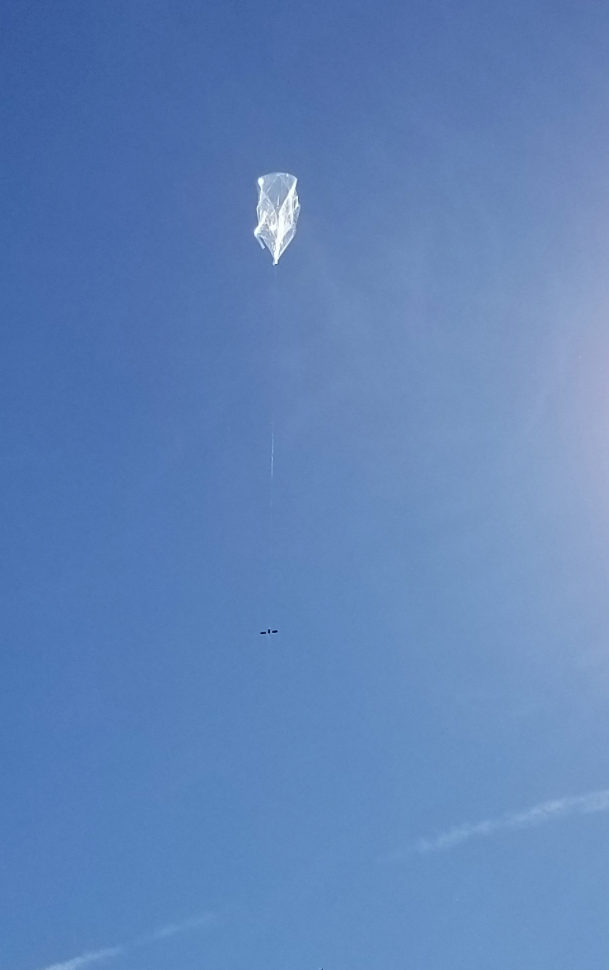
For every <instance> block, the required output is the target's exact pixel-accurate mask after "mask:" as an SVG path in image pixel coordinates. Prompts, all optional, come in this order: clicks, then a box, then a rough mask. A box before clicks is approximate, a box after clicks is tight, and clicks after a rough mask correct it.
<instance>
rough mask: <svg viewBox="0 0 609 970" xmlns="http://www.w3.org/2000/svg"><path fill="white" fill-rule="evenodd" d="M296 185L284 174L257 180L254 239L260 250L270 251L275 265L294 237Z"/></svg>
mask: <svg viewBox="0 0 609 970" xmlns="http://www.w3.org/2000/svg"><path fill="white" fill-rule="evenodd" d="M297 181H298V180H297V178H296V176H294V175H288V173H287V172H271V173H270V174H269V175H261V176H260V178H259V179H258V206H257V209H256V213H257V216H258V225H257V226H256V228H255V229H254V235H255V237H256V239H257V240H258V242H259V243H260V245H261V246H262V248H263V249H264V247H265V246H266V248H267V249H268V250H269V252H270V254H271V256H272V257H273V263H274V264H275V265H276V264H277V263H278V262H279V258H280V256H281V255H282V253H284V252H285V250H286V249H287V247H288V246H289V245H290V243H291V242H292V239H293V238H294V235H295V233H296V223H297V221H298V214H299V212H300V203H299V201H298V195H297V194H296V182H297Z"/></svg>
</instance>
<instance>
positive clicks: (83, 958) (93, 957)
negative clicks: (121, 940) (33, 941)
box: [45, 946, 125, 970]
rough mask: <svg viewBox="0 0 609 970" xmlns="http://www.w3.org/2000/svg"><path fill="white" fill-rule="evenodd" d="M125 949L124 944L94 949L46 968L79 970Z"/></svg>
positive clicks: (119, 953) (48, 969)
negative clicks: (78, 969)
mask: <svg viewBox="0 0 609 970" xmlns="http://www.w3.org/2000/svg"><path fill="white" fill-rule="evenodd" d="M124 950H125V947H124V946H108V947H106V948H105V949H104V950H92V951H91V952H90V953H82V954H81V955H80V956H79V957H72V959H71V960H65V961H64V962H63V963H52V964H51V966H50V967H45V970H77V968H78V967H86V966H87V965H88V964H89V963H97V961H98V960H109V959H110V958H111V957H118V956H120V955H121V953H123V952H124Z"/></svg>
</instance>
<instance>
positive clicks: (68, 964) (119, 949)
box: [44, 913, 216, 970]
mask: <svg viewBox="0 0 609 970" xmlns="http://www.w3.org/2000/svg"><path fill="white" fill-rule="evenodd" d="M215 919H216V917H215V916H214V915H213V913H204V914H203V915H201V916H191V917H189V918H188V919H184V920H180V921H179V922H177V923H167V924H166V925H165V926H160V927H159V928H158V929H156V930H153V931H152V932H151V933H148V934H146V936H142V937H140V938H139V939H137V940H133V941H132V942H131V943H123V944H121V945H120V946H108V947H105V948H104V949H103V950H91V951H88V952H86V953H81V954H80V956H77V957H72V959H70V960H64V961H63V962H61V963H52V964H50V965H49V966H48V967H45V968H44V970H81V968H83V967H87V966H89V965H90V964H91V963H99V962H101V961H102V960H111V959H113V958H115V957H120V956H122V955H123V953H127V952H129V951H130V950H135V949H136V948H137V947H140V946H149V945H150V944H151V943H156V942H157V941H158V940H165V939H167V938H168V937H170V936H177V935H178V934H180V933H188V932H189V930H198V929H201V928H202V927H204V926H209V924H210V923H213V922H214V921H215Z"/></svg>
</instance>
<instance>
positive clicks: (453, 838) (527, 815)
mask: <svg viewBox="0 0 609 970" xmlns="http://www.w3.org/2000/svg"><path fill="white" fill-rule="evenodd" d="M606 811H609V789H605V790H604V791H597V792H589V793H588V794H587V795H576V796H574V797H571V798H558V799H555V800H553V801H549V802H541V803H540V804H539V805H534V806H533V808H528V809H527V810H526V811H524V812H514V813H511V814H507V815H500V816H499V818H491V819H485V821H483V822H476V823H473V824H471V823H467V822H466V823H465V824H464V825H459V826H457V827H456V828H453V829H449V830H448V831H447V832H443V833H442V834H441V835H436V836H435V837H433V838H426V839H419V841H418V842H415V844H414V845H413V846H412V848H411V850H410V851H411V852H418V853H420V854H422V855H424V854H426V853H429V852H444V851H446V850H447V849H453V848H454V847H455V846H457V845H461V843H463V842H468V841H469V840H470V839H476V838H485V837H488V836H489V835H494V833H495V832H500V831H503V830H506V829H528V828H533V826H535V825H544V824H545V823H546V822H550V821H552V820H553V819H558V818H565V817H566V816H568V815H590V814H592V813H593V812H606Z"/></svg>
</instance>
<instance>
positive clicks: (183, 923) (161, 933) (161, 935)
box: [137, 913, 216, 946]
mask: <svg viewBox="0 0 609 970" xmlns="http://www.w3.org/2000/svg"><path fill="white" fill-rule="evenodd" d="M215 918H216V917H215V916H214V915H213V913H204V914H203V915H202V916H191V917H189V918H188V919H183V920H180V922H179V923H167V925H166V926H161V927H159V929H158V930H154V932H152V933H150V934H149V935H148V936H144V937H142V939H141V940H139V941H138V943H137V946H144V945H145V944H147V943H154V942H155V940H164V939H166V938H167V937H168V936H176V934H178V933H188V931H189V930H199V929H202V928H203V927H204V926H209V924H210V923H213V922H214V920H215Z"/></svg>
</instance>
